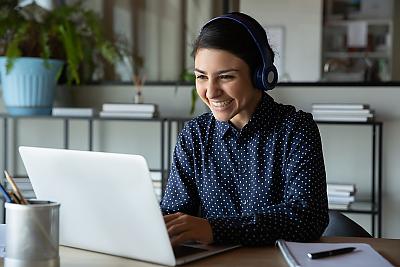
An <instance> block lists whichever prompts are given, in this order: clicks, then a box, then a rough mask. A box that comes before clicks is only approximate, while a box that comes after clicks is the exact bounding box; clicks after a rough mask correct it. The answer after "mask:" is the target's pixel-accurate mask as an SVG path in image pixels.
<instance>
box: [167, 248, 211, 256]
mask: <svg viewBox="0 0 400 267" xmlns="http://www.w3.org/2000/svg"><path fill="white" fill-rule="evenodd" d="M205 251H208V250H207V249H203V248H194V247H189V246H177V247H174V255H175V258H181V257H185V256H188V255H193V254H197V253H201V252H205Z"/></svg>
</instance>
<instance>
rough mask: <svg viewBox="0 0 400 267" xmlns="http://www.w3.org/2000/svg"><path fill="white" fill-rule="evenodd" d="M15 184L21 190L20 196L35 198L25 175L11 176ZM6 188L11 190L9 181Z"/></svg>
mask: <svg viewBox="0 0 400 267" xmlns="http://www.w3.org/2000/svg"><path fill="white" fill-rule="evenodd" d="M13 180H14V182H15V184H16V185H17V187H18V188H19V190H20V191H21V194H22V196H23V197H24V198H25V199H33V198H36V195H35V192H34V191H33V188H32V184H31V182H30V180H29V178H27V177H14V178H13ZM6 189H7V190H8V191H12V186H11V184H10V183H7V187H6Z"/></svg>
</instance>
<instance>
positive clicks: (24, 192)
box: [21, 190, 36, 199]
mask: <svg viewBox="0 0 400 267" xmlns="http://www.w3.org/2000/svg"><path fill="white" fill-rule="evenodd" d="M21 194H22V196H23V197H24V198H26V199H33V198H36V195H35V192H34V191H33V190H21Z"/></svg>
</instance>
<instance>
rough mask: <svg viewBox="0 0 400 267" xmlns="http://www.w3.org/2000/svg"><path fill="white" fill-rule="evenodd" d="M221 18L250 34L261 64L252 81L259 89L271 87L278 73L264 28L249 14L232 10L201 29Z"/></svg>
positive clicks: (273, 85)
mask: <svg viewBox="0 0 400 267" xmlns="http://www.w3.org/2000/svg"><path fill="white" fill-rule="evenodd" d="M221 19H226V20H230V21H233V22H235V23H238V24H239V25H241V26H242V27H243V28H244V29H246V31H247V32H248V33H249V34H250V36H251V38H252V40H253V41H254V43H255V45H256V46H257V48H258V51H259V53H260V55H261V58H262V66H259V67H257V68H256V71H255V73H254V77H253V82H254V84H255V86H256V87H257V88H259V89H262V90H271V89H273V88H274V87H275V85H276V82H277V80H278V73H277V70H276V67H275V66H274V64H273V58H272V56H271V53H270V51H268V49H267V44H268V39H267V35H266V33H265V30H264V29H263V28H262V27H261V25H259V24H258V23H257V21H255V20H254V19H253V18H251V17H250V16H248V15H246V14H243V13H240V12H232V13H228V14H225V15H221V16H218V17H215V18H213V19H211V20H210V21H208V22H207V23H206V24H205V25H204V26H203V27H202V29H201V31H203V29H204V28H205V27H206V26H207V25H209V24H210V23H212V22H214V21H216V20H221ZM253 20H254V21H253ZM257 28H258V29H257Z"/></svg>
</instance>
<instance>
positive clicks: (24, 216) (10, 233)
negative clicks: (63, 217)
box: [4, 200, 60, 267]
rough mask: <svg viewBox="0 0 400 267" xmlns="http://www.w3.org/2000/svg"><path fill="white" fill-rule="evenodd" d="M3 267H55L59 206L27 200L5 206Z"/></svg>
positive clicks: (56, 266)
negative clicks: (27, 201) (22, 203)
mask: <svg viewBox="0 0 400 267" xmlns="http://www.w3.org/2000/svg"><path fill="white" fill-rule="evenodd" d="M5 207H6V256H5V258H4V266H5V267H28V266H29V267H39V266H40V267H59V266H60V256H59V249H58V246H59V209H60V204H59V203H55V202H49V201H40V200H29V205H20V204H13V203H6V204H5Z"/></svg>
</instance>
